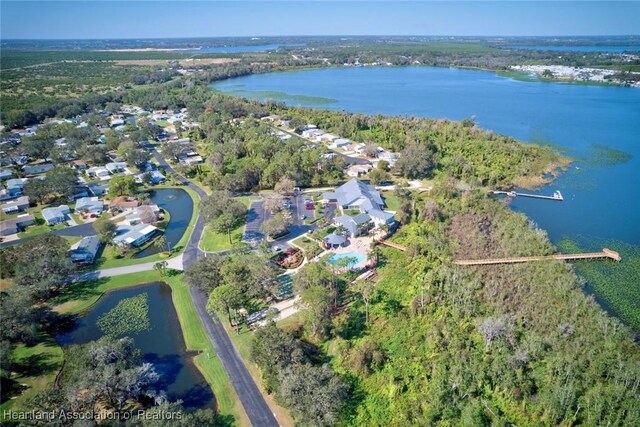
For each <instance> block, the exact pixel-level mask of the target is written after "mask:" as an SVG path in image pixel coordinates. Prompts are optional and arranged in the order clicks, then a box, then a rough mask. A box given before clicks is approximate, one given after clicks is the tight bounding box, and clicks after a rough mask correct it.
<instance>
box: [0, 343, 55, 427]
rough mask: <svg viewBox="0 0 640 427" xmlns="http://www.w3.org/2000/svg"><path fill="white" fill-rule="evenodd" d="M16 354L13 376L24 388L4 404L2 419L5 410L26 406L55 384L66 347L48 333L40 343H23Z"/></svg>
mask: <svg viewBox="0 0 640 427" xmlns="http://www.w3.org/2000/svg"><path fill="white" fill-rule="evenodd" d="M12 355H13V358H14V360H15V365H16V366H15V367H14V368H13V369H14V371H15V372H16V375H15V376H13V377H12V379H13V380H14V381H15V382H16V383H17V385H20V384H22V385H23V387H24V391H23V392H22V394H20V395H17V396H16V397H15V398H12V399H9V400H7V401H6V402H4V403H2V404H1V405H0V420H2V419H4V418H5V416H4V411H5V410H9V409H12V408H13V409H19V408H24V407H25V405H26V403H27V402H28V401H29V399H31V398H33V397H34V396H35V395H36V394H37V393H38V392H39V391H40V390H43V389H45V388H47V387H51V386H52V385H53V383H54V381H55V378H56V375H57V374H58V372H59V371H60V369H61V368H62V362H63V360H64V354H63V352H62V348H61V347H60V346H59V345H58V343H57V342H56V341H55V340H54V339H53V338H52V337H51V336H49V335H47V334H44V333H43V334H41V335H40V337H39V340H38V343H37V344H35V345H33V346H26V345H24V344H20V345H18V346H17V347H16V348H15V349H14V350H13V352H12Z"/></svg>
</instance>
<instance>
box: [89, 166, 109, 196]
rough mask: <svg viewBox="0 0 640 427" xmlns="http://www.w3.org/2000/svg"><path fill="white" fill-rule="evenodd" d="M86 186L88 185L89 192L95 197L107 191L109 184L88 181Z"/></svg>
mask: <svg viewBox="0 0 640 427" xmlns="http://www.w3.org/2000/svg"><path fill="white" fill-rule="evenodd" d="M107 173H109V172H107ZM87 187H89V191H90V192H91V194H92V195H93V196H96V197H97V196H102V195H104V194H106V193H107V192H108V191H109V184H101V183H99V182H89V183H88V184H87Z"/></svg>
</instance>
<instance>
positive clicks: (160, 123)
mask: <svg viewBox="0 0 640 427" xmlns="http://www.w3.org/2000/svg"><path fill="white" fill-rule="evenodd" d="M156 124H157V125H158V126H160V127H162V128H164V127H167V126H169V125H170V123H169V122H168V121H166V120H156Z"/></svg>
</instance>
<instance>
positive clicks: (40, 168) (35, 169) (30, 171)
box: [22, 163, 53, 176]
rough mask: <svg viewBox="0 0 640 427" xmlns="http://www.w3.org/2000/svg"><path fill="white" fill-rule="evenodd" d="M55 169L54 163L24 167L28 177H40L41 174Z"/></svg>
mask: <svg viewBox="0 0 640 427" xmlns="http://www.w3.org/2000/svg"><path fill="white" fill-rule="evenodd" d="M51 169H53V164H52V163H42V164H39V165H26V166H23V167H22V170H23V171H24V173H25V174H26V175H28V176H29V175H38V174H41V173H45V172H47V171H50V170H51Z"/></svg>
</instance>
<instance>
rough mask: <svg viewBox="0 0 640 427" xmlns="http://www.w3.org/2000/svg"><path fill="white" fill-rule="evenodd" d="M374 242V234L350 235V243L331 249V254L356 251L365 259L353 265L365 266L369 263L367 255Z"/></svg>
mask: <svg viewBox="0 0 640 427" xmlns="http://www.w3.org/2000/svg"><path fill="white" fill-rule="evenodd" d="M372 242H373V237H372V236H361V237H350V238H349V243H348V244H347V246H344V247H340V248H338V249H331V250H329V253H331V254H348V253H352V252H355V253H357V254H359V255H362V256H363V257H364V260H363V261H361V262H359V263H357V264H356V265H354V266H353V267H358V268H359V267H364V265H365V264H366V263H367V257H368V256H369V252H371V243H372Z"/></svg>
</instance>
